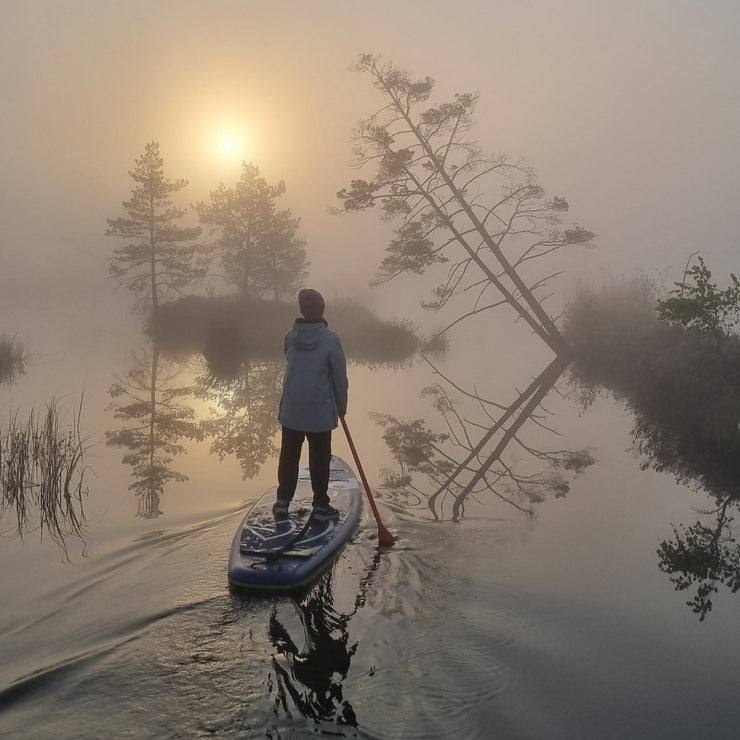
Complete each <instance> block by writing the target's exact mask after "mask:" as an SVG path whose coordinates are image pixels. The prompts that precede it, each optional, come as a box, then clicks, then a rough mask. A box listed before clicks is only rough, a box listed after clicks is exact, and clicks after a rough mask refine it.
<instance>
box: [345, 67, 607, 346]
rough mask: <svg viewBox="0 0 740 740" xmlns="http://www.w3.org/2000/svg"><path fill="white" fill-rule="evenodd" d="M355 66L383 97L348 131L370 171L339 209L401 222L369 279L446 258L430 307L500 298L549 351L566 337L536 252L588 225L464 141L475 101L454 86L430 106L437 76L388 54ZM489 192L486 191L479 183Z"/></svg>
mask: <svg viewBox="0 0 740 740" xmlns="http://www.w3.org/2000/svg"><path fill="white" fill-rule="evenodd" d="M355 69H356V70H358V71H360V72H363V73H366V74H368V75H370V77H371V78H372V80H373V83H374V85H375V87H376V88H377V89H378V90H380V92H381V93H382V95H383V97H384V105H383V107H382V108H381V109H380V110H379V111H377V112H376V113H374V114H373V115H371V116H369V117H368V118H367V119H366V120H365V121H363V122H362V123H361V124H360V125H359V127H358V129H357V131H356V133H355V137H354V140H355V153H356V157H357V163H358V165H359V166H363V165H372V166H374V168H375V174H374V177H373V178H372V179H370V180H363V179H356V180H353V181H352V183H351V185H350V187H349V188H345V189H342V190H340V191H339V192H338V194H337V195H338V197H339V198H340V199H341V201H342V203H343V207H342V211H343V212H356V211H362V210H366V209H369V208H373V207H378V208H379V210H380V215H381V218H383V219H384V220H392V221H395V222H397V223H398V226H397V227H396V229H395V236H394V237H393V239H392V240H391V242H390V244H389V246H388V248H387V250H386V251H387V256H386V258H385V259H384V260H383V262H382V264H381V267H380V272H379V275H378V278H377V282H384V281H387V280H391V279H393V278H394V277H396V276H397V275H400V274H401V273H405V272H414V273H423V272H424V271H426V270H427V269H428V268H430V267H431V266H432V265H435V264H437V263H447V262H449V263H451V267H450V268H449V269H448V272H447V278H446V280H445V282H444V283H443V284H441V285H440V286H439V287H438V288H436V290H435V292H434V298H433V300H432V301H430V302H428V303H426V304H425V305H426V307H428V308H432V309H435V310H436V309H439V308H441V307H442V306H444V305H445V304H447V303H448V302H449V301H451V300H452V299H458V298H463V297H464V296H467V297H468V305H467V307H466V308H465V309H464V310H463V312H462V315H461V316H459V317H458V318H457V319H455V321H454V322H453V323H459V322H460V321H461V320H463V319H464V318H467V317H470V316H474V315H478V314H481V313H482V312H484V311H489V310H491V309H493V308H495V307H497V306H499V305H502V304H508V305H509V306H511V307H512V308H513V309H514V311H515V312H516V314H517V316H518V317H520V318H521V319H523V320H524V321H525V322H526V323H527V325H528V326H529V327H530V328H531V329H532V331H534V333H535V334H536V335H537V336H539V337H540V338H541V339H542V340H543V341H544V342H546V343H547V344H548V345H549V346H550V347H551V348H552V349H553V351H555V352H556V353H564V352H567V347H566V344H565V341H564V340H563V338H562V337H561V335H560V332H559V330H558V328H557V326H556V324H555V322H554V321H553V319H552V318H551V317H550V316H549V314H548V313H547V312H546V311H545V309H544V308H543V305H542V301H543V300H544V299H545V298H546V297H547V296H546V295H545V294H544V293H543V291H544V290H545V289H546V286H547V284H548V281H549V279H550V278H551V277H553V275H541V274H533V273H532V271H531V270H530V267H531V266H532V264H533V262H534V261H535V260H539V259H542V258H544V257H546V256H547V255H552V254H553V253H555V252H557V251H558V250H560V249H561V248H562V247H565V246H567V245H574V244H581V245H584V244H588V243H589V242H590V241H591V240H592V239H593V237H594V234H593V233H592V232H590V231H588V230H587V229H584V228H583V227H581V226H578V225H574V226H572V227H570V228H566V229H564V230H560V229H559V228H558V223H559V221H560V217H561V214H562V213H563V212H565V211H567V210H568V203H567V202H566V201H565V199H564V198H561V197H554V198H546V197H545V194H544V191H543V189H542V188H541V187H540V186H539V185H537V183H536V181H535V177H534V174H533V172H532V171H531V170H530V169H528V168H526V167H523V166H522V165H521V164H519V163H517V162H513V161H510V160H508V159H507V158H505V157H495V158H491V157H486V156H484V155H483V154H482V153H481V151H480V148H479V147H478V146H477V145H476V144H475V143H473V142H470V141H468V140H467V139H466V136H467V133H468V132H469V130H470V128H471V125H472V115H473V111H474V108H475V104H476V101H477V97H476V96H475V95H470V94H458V95H455V96H454V99H453V100H452V101H451V102H446V103H441V104H439V105H435V106H432V107H427V106H428V102H427V101H428V100H429V99H430V97H431V95H432V90H433V87H434V81H433V80H432V79H430V78H429V77H427V78H424V79H422V80H412V79H411V77H410V75H409V74H408V73H407V72H405V71H403V70H401V69H399V68H397V67H394V66H393V65H391V64H382V63H381V62H380V61H379V59H378V58H377V57H375V56H372V55H370V54H363V55H362V56H361V57H360V59H359V62H358V63H357V65H356V67H355ZM487 190H488V191H489V192H490V193H495V195H492V197H491V198H490V199H486V198H485V195H484V194H485V193H486V191H487Z"/></svg>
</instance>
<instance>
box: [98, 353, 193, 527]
mask: <svg viewBox="0 0 740 740" xmlns="http://www.w3.org/2000/svg"><path fill="white" fill-rule="evenodd" d="M134 359H135V363H136V365H135V367H134V368H132V369H131V370H130V371H129V372H128V374H127V375H126V377H125V379H121V378H119V379H118V380H117V382H116V383H114V384H113V385H112V386H111V387H110V389H109V393H110V395H111V397H112V398H113V403H112V404H111V407H110V408H111V409H112V411H113V417H114V418H115V419H117V420H119V421H121V422H123V424H124V426H123V428H121V429H117V430H114V431H109V432H106V437H107V441H108V444H109V445H113V446H115V447H125V448H127V449H128V452H127V453H126V454H125V455H124V456H123V462H124V463H125V464H127V465H130V466H131V467H132V476H133V479H134V482H133V483H132V484H131V485H130V486H129V490H131V491H133V492H134V493H135V494H136V497H137V499H138V512H137V516H141V517H144V518H147V519H151V518H156V517H158V516H160V515H161V514H162V511H161V510H160V500H161V497H162V494H163V493H164V489H165V486H166V485H167V484H168V483H169V482H170V481H176V482H184V481H187V480H188V477H187V476H186V475H185V474H183V473H181V472H179V471H177V470H175V468H174V466H173V463H174V458H175V457H176V456H177V455H179V454H181V453H183V452H184V451H185V448H184V447H183V445H182V444H180V440H182V439H185V438H187V439H202V437H203V432H202V431H201V429H200V427H199V425H198V424H197V422H196V421H195V411H194V410H193V408H192V407H191V406H190V405H189V404H188V403H187V402H186V399H187V398H188V397H189V396H190V394H191V392H192V389H191V388H189V387H184V386H181V385H178V384H177V383H176V380H177V378H178V370H177V368H176V367H174V366H172V364H171V363H168V362H167V361H165V360H164V359H163V358H162V357H161V356H160V353H159V351H158V350H157V348H156V346H155V345H152V347H151V354H149V353H145V352H140V353H138V354H136V355H135V356H134Z"/></svg>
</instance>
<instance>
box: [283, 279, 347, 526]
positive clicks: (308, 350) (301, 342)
mask: <svg viewBox="0 0 740 740" xmlns="http://www.w3.org/2000/svg"><path fill="white" fill-rule="evenodd" d="M298 307H299V308H300V311H301V314H302V315H303V317H302V318H298V319H296V321H295V324H294V325H293V328H292V329H291V330H290V331H289V332H288V333H287V334H286V335H285V345H284V349H285V360H286V369H285V378H284V380H283V395H282V398H281V399H280V413H279V419H280V424H281V425H282V441H281V447H280V462H279V463H278V488H277V500H276V501H275V505H274V507H273V513H274V515H275V518H276V519H286V518H287V516H288V508H289V506H290V502H291V500H292V498H293V495H294V494H295V489H296V485H297V483H298V469H299V465H300V458H301V448H302V447H303V440H304V439H305V438H307V439H308V467H309V470H310V473H311V487H312V488H313V509H314V511H313V517H314V520H316V521H322V520H328V519H334V518H336V517H337V516H338V515H339V512H338V511H337V510H336V509H335V508H334V507H332V506H330V505H329V496H328V494H327V489H328V486H329V466H330V463H331V433H332V430H333V429H336V428H337V424H338V417H342V416H344V415H345V414H346V413H347V386H348V383H347V361H346V359H345V357H344V351H343V350H342V344H341V342H340V341H339V337H338V336H337V334H335V333H334V332H333V331H329V328H328V326H327V323H326V321H325V320H324V299H323V298H322V296H321V294H320V293H319V292H318V291H316V290H311V289H310V288H304V289H303V290H301V291H300V292H299V293H298Z"/></svg>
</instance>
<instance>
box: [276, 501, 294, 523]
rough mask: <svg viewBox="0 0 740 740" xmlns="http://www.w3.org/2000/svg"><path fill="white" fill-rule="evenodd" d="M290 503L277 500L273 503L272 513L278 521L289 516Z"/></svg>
mask: <svg viewBox="0 0 740 740" xmlns="http://www.w3.org/2000/svg"><path fill="white" fill-rule="evenodd" d="M289 508H290V504H289V503H288V502H287V501H276V502H275V503H274V504H273V505H272V515H273V516H274V517H275V520H276V521H282V520H284V519H287V518H288V509H289Z"/></svg>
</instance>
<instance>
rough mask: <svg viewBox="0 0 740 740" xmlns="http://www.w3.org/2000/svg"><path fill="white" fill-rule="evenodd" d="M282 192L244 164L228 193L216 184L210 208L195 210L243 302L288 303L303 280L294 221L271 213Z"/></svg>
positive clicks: (287, 213) (303, 255)
mask: <svg viewBox="0 0 740 740" xmlns="http://www.w3.org/2000/svg"><path fill="white" fill-rule="evenodd" d="M284 192H285V184H284V183H283V182H280V183H278V184H277V185H269V184H268V183H267V181H266V180H265V179H264V177H262V176H261V175H260V171H259V168H258V167H257V166H256V165H254V164H251V163H249V164H247V163H246V162H243V163H242V174H241V177H240V179H239V181H238V182H237V183H236V185H235V186H234V187H233V188H227V187H226V186H225V185H224V184H223V183H221V184H220V185H219V187H218V188H217V189H216V190H213V191H211V200H210V203H204V202H200V203H198V205H197V210H198V214H199V216H200V221H201V223H202V224H204V225H205V226H207V227H208V228H209V229H210V231H211V232H212V233H214V234H216V235H217V239H216V241H215V243H214V250H215V251H216V253H217V254H218V256H219V259H220V261H221V265H222V267H223V270H224V276H225V278H226V280H227V281H228V282H229V283H231V284H233V285H235V286H236V288H237V289H238V291H239V293H240V294H241V295H242V296H261V297H268V298H272V299H274V300H277V299H278V298H283V297H287V296H290V297H292V296H293V295H295V293H296V291H297V290H298V288H299V287H300V285H301V284H302V283H303V281H304V279H305V277H306V275H307V267H308V261H307V259H306V251H305V249H304V244H305V242H304V241H303V240H301V239H299V238H298V237H297V236H296V232H297V230H298V224H299V219H297V218H293V216H292V214H291V212H290V210H289V209H284V210H281V211H278V210H276V207H275V201H276V200H277V198H278V197H280V196H281V195H282V194H283V193H284Z"/></svg>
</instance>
